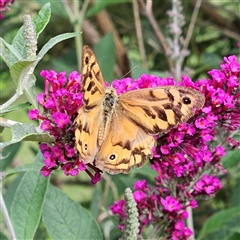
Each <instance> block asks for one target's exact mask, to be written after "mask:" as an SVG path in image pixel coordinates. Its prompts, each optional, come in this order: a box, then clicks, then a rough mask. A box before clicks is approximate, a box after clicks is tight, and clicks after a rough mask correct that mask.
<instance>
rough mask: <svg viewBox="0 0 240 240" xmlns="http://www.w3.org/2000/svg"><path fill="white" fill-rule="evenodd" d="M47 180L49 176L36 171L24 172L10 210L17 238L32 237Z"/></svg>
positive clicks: (37, 221)
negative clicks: (46, 176)
mask: <svg viewBox="0 0 240 240" xmlns="http://www.w3.org/2000/svg"><path fill="white" fill-rule="evenodd" d="M48 181H49V178H45V177H43V176H42V175H41V174H40V173H39V172H38V171H28V172H26V173H25V174H24V176H23V178H22V180H21V182H20V184H19V186H18V188H17V191H16V193H15V195H14V199H13V204H12V207H11V211H10V217H11V220H12V224H13V228H14V231H15V234H16V237H17V239H33V237H34V234H35V232H36V230H37V227H38V225H39V222H40V218H41V213H42V206H43V202H44V198H45V194H46V190H47V186H48Z"/></svg>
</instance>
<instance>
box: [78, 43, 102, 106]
mask: <svg viewBox="0 0 240 240" xmlns="http://www.w3.org/2000/svg"><path fill="white" fill-rule="evenodd" d="M81 81H82V91H83V93H84V96H83V100H84V104H85V108H93V107H94V106H96V105H97V104H98V103H99V102H100V101H101V100H102V99H103V98H104V94H105V83H104V79H103V76H102V73H101V71H100V67H99V64H98V61H97V59H96V56H95V55H94V53H93V51H92V50H91V48H90V47H89V46H84V47H83V55H82V75H81Z"/></svg>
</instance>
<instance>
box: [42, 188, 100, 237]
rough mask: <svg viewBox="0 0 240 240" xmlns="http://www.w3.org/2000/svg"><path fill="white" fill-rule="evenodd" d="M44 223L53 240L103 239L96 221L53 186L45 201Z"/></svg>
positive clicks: (49, 189)
mask: <svg viewBox="0 0 240 240" xmlns="http://www.w3.org/2000/svg"><path fill="white" fill-rule="evenodd" d="M43 222H44V223H45V226H46V228H47V231H48V234H49V235H50V237H51V238H52V239H58V240H60V239H68V240H70V239H77V240H81V239H94V240H95V239H103V236H102V233H101V230H100V228H99V226H98V225H97V223H96V221H95V219H94V218H93V217H92V216H90V214H89V213H88V212H87V211H86V210H85V209H84V208H83V207H81V206H80V205H79V204H78V203H76V202H74V201H73V200H72V199H70V198H69V197H68V196H67V195H66V194H64V193H63V192H62V191H60V190H59V189H57V188H55V187H53V186H51V185H50V186H49V188H48V191H47V195H46V199H45V201H44V206H43Z"/></svg>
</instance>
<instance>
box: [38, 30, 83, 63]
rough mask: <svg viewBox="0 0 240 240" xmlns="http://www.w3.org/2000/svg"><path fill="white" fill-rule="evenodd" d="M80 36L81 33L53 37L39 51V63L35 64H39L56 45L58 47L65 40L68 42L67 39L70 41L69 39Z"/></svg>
mask: <svg viewBox="0 0 240 240" xmlns="http://www.w3.org/2000/svg"><path fill="white" fill-rule="evenodd" d="M78 34H80V33H75V32H73V33H63V34H60V35H58V36H56V37H53V38H51V39H50V40H49V41H48V42H47V43H46V44H45V45H44V46H43V47H42V49H41V50H40V51H39V53H38V55H37V57H38V59H37V61H36V63H35V64H37V63H38V62H39V61H40V60H41V59H42V58H43V57H44V55H45V54H46V53H47V51H48V50H49V49H51V48H52V47H53V46H54V45H56V44H57V43H59V42H61V41H63V40H66V39H69V38H72V37H76V36H77V35H78Z"/></svg>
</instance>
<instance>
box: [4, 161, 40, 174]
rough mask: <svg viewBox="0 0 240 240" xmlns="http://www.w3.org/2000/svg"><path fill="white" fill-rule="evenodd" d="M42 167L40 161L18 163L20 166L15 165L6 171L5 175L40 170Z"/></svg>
mask: <svg viewBox="0 0 240 240" xmlns="http://www.w3.org/2000/svg"><path fill="white" fill-rule="evenodd" d="M42 167H43V164H42V163H28V164H24V165H20V166H17V167H15V168H14V169H12V170H10V171H8V172H7V174H6V177H8V176H11V175H13V174H16V173H20V172H27V171H36V172H40V170H41V168H42Z"/></svg>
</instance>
